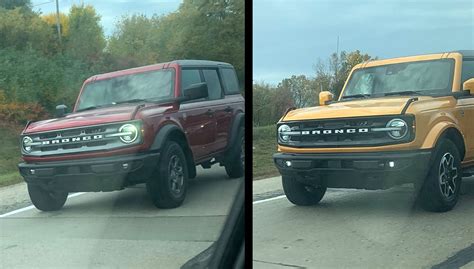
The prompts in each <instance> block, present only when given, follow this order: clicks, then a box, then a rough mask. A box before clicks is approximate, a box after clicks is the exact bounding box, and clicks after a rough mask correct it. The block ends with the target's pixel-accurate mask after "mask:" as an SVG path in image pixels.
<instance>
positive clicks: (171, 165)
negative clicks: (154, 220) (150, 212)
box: [146, 141, 188, 208]
mask: <svg viewBox="0 0 474 269" xmlns="http://www.w3.org/2000/svg"><path fill="white" fill-rule="evenodd" d="M187 183H188V167H187V163H186V158H185V156H184V153H183V149H182V148H181V147H180V146H179V145H178V144H177V143H176V142H174V141H168V142H166V144H165V146H164V147H163V151H162V155H161V157H160V161H159V163H158V167H157V168H156V169H155V171H154V173H153V175H152V177H151V178H150V179H149V180H148V181H147V183H146V188H147V191H148V194H149V195H150V197H151V200H152V202H153V204H154V205H155V206H156V207H157V208H176V207H179V206H180V205H181V204H182V203H183V201H184V199H185V197H186V191H187Z"/></svg>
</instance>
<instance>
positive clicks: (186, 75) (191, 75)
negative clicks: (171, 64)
mask: <svg viewBox="0 0 474 269" xmlns="http://www.w3.org/2000/svg"><path fill="white" fill-rule="evenodd" d="M196 83H201V75H200V74H199V70H197V69H183V70H182V71H181V89H186V88H187V87H188V86H189V85H192V84H196Z"/></svg>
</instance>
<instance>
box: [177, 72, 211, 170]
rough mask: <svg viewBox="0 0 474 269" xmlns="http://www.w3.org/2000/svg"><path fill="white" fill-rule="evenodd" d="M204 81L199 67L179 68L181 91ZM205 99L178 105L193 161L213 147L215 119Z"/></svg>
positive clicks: (200, 158) (203, 156)
mask: <svg viewBox="0 0 474 269" xmlns="http://www.w3.org/2000/svg"><path fill="white" fill-rule="evenodd" d="M203 81H204V78H203V75H202V71H201V68H197V67H196V68H194V67H193V68H186V67H183V68H182V69H181V92H183V89H185V88H186V87H188V86H189V85H192V84H196V83H201V82H203ZM208 103H209V101H208V100H207V99H204V98H203V99H198V100H192V101H187V102H183V103H181V105H180V112H181V122H182V124H183V128H184V129H185V133H186V136H187V138H188V142H189V145H190V147H191V149H192V151H193V154H194V159H195V161H199V160H202V159H203V158H205V157H206V156H207V155H209V153H210V152H212V151H213V150H214V148H215V143H216V133H217V132H216V128H217V127H216V126H217V124H216V120H215V117H214V110H213V109H212V108H211V107H210V106H209V105H208Z"/></svg>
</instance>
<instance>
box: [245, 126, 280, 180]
mask: <svg viewBox="0 0 474 269" xmlns="http://www.w3.org/2000/svg"><path fill="white" fill-rule="evenodd" d="M252 131H253V141H252V142H253V144H252V147H253V150H252V152H253V156H252V158H253V160H252V162H253V163H252V167H253V180H256V179H262V178H268V177H273V176H278V175H280V174H279V173H278V169H277V168H276V167H275V165H274V164H273V157H272V155H273V154H274V153H276V150H277V143H276V126H275V125H269V126H262V127H253V128H252Z"/></svg>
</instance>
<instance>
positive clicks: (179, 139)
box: [150, 123, 196, 178]
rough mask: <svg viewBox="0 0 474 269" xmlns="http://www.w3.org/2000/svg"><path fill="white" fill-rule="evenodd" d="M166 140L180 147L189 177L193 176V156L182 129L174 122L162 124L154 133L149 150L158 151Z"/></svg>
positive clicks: (194, 168) (194, 166)
mask: <svg viewBox="0 0 474 269" xmlns="http://www.w3.org/2000/svg"><path fill="white" fill-rule="evenodd" d="M166 141H174V142H176V143H178V144H179V145H180V146H181V147H182V149H183V152H184V156H185V157H186V163H187V166H188V175H189V178H195V177H196V165H195V163H194V156H193V152H192V151H191V147H190V146H189V143H188V139H187V138H186V135H185V134H184V132H183V130H182V129H181V128H179V127H178V126H177V125H176V124H172V123H169V124H166V125H164V126H163V127H161V128H160V130H159V131H158V133H157V134H156V135H155V139H154V141H153V144H152V145H151V147H150V150H152V151H160V150H161V149H162V148H163V146H164V145H165V142H166Z"/></svg>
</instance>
